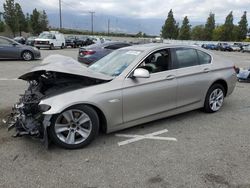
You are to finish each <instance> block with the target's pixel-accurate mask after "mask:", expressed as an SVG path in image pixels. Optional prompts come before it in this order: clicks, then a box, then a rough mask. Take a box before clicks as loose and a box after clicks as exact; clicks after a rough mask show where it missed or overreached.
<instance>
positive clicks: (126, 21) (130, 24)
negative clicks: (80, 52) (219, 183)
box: [48, 13, 202, 35]
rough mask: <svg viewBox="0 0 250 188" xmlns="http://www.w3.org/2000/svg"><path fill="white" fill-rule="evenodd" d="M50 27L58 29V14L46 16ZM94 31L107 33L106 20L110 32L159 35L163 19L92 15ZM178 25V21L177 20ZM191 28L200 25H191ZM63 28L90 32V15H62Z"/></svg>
mask: <svg viewBox="0 0 250 188" xmlns="http://www.w3.org/2000/svg"><path fill="white" fill-rule="evenodd" d="M48 19H49V23H50V26H52V27H59V25H60V23H59V14H55V13H50V14H48ZM93 20H94V21H93V25H94V31H105V32H107V31H108V20H109V22H110V24H109V25H110V26H109V28H110V32H117V33H118V32H119V33H129V34H135V33H138V32H139V31H141V32H143V33H146V34H148V35H160V32H161V28H162V25H163V24H164V22H165V20H164V19H161V18H159V19H157V18H148V19H141V18H131V17H116V16H112V15H104V14H94V17H93ZM177 22H179V23H180V21H178V20H177ZM191 24H192V25H193V26H194V25H198V24H202V23H197V22H196V23H191ZM62 25H63V28H71V29H79V30H89V31H90V30H91V15H90V14H89V13H83V14H74V13H64V14H62Z"/></svg>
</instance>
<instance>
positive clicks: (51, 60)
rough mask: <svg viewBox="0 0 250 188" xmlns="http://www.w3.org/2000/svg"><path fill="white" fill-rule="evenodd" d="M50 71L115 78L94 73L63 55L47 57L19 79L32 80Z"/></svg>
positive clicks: (106, 79)
mask: <svg viewBox="0 0 250 188" xmlns="http://www.w3.org/2000/svg"><path fill="white" fill-rule="evenodd" d="M48 71H51V72H59V73H66V74H71V75H77V76H83V77H88V78H94V79H98V80H105V81H109V80H112V79H113V77H111V76H108V75H105V74H101V73H98V72H95V71H92V70H91V69H89V68H87V67H86V66H84V65H82V64H81V63H79V62H78V61H76V60H74V59H73V58H71V57H67V56H63V55H50V56H48V57H46V58H45V59H44V60H43V61H42V63H41V64H40V65H39V66H37V67H34V68H33V69H31V70H30V71H29V72H27V73H25V74H23V75H22V76H20V77H19V79H22V80H32V79H34V78H35V77H36V75H37V74H40V73H41V72H48Z"/></svg>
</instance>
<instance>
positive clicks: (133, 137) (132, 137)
mask: <svg viewBox="0 0 250 188" xmlns="http://www.w3.org/2000/svg"><path fill="white" fill-rule="evenodd" d="M167 132H168V130H167V129H163V130H160V131H156V132H153V133H149V134H145V135H132V134H116V135H115V136H117V137H125V138H130V139H127V140H125V141H122V142H118V143H117V144H118V146H124V145H127V144H130V143H134V142H138V141H140V140H144V139H149V140H161V141H177V139H176V138H174V137H163V136H158V135H160V134H164V133H167Z"/></svg>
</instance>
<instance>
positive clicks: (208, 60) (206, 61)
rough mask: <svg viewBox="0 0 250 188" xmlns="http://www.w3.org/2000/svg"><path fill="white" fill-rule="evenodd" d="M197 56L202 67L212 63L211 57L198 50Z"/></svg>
mask: <svg viewBox="0 0 250 188" xmlns="http://www.w3.org/2000/svg"><path fill="white" fill-rule="evenodd" d="M197 54H198V57H199V62H200V64H201V65H204V64H209V63H211V56H210V55H208V54H207V53H205V52H202V51H200V50H197Z"/></svg>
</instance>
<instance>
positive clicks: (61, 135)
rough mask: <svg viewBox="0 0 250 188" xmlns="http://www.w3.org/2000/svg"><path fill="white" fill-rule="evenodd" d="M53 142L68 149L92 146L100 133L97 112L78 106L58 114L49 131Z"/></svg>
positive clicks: (52, 120) (53, 119) (87, 107)
mask: <svg viewBox="0 0 250 188" xmlns="http://www.w3.org/2000/svg"><path fill="white" fill-rule="evenodd" d="M48 132H49V136H50V138H51V140H52V141H53V142H54V143H55V144H56V145H58V146H60V147H63V148H66V149H78V148H82V147H84V146H87V145H88V144H90V143H91V142H92V141H93V140H94V138H95V137H96V136H97V134H98V132H99V118H98V115H97V113H96V111H95V110H94V109H93V108H92V107H90V106H87V105H76V106H72V107H70V108H68V109H66V110H64V111H63V112H62V113H60V114H56V115H54V116H53V117H52V119H51V125H50V127H49V129H48Z"/></svg>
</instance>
